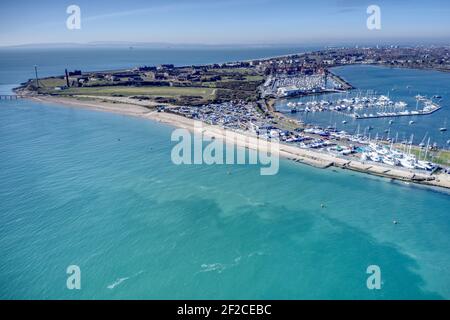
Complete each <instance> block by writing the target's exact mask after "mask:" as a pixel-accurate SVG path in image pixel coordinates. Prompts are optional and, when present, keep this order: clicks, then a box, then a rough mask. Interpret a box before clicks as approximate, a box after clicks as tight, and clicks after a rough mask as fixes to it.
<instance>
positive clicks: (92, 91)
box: [56, 86, 214, 99]
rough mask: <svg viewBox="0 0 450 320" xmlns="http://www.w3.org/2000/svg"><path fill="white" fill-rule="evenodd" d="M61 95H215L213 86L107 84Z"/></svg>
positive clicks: (64, 92) (59, 92)
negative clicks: (131, 85)
mask: <svg viewBox="0 0 450 320" xmlns="http://www.w3.org/2000/svg"><path fill="white" fill-rule="evenodd" d="M56 93H58V94H61V95H92V96H112V95H122V96H135V95H139V96H148V97H170V98H179V97H181V96H199V97H202V98H203V99H211V98H213V97H214V89H213V88H199V87H130V86H105V87H82V88H69V89H66V90H63V91H56Z"/></svg>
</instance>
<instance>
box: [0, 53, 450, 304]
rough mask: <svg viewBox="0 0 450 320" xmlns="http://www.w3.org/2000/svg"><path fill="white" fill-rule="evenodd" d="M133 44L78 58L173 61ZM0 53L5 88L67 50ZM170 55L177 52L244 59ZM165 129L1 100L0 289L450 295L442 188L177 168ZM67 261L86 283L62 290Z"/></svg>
mask: <svg viewBox="0 0 450 320" xmlns="http://www.w3.org/2000/svg"><path fill="white" fill-rule="evenodd" d="M295 51H297V50H295ZM281 53H282V52H279V53H278V54H281ZM284 53H286V52H284ZM128 54H129V52H128V51H124V52H123V55H121V54H120V53H119V52H117V53H116V54H114V55H112V56H106V57H102V58H99V57H98V56H101V53H99V54H98V56H97V55H95V54H94V53H92V52H91V53H90V54H89V55H88V56H85V57H84V58H83V59H85V62H83V61H82V60H83V59H82V58H81V57H77V58H76V59H79V60H77V61H78V63H79V64H78V65H76V67H77V68H82V69H94V68H95V69H112V68H116V67H126V66H130V64H131V65H135V64H142V63H146V64H153V63H156V62H157V61H161V62H174V61H167V60H168V58H167V53H164V56H163V57H162V56H159V54H161V53H155V52H153V53H152V52H147V54H146V55H142V57H141V58H140V59H141V60H139V59H136V60H132V62H131V63H130V62H129V61H130V60H128V58H129V57H128ZM133 54H134V53H133ZM151 54H154V55H155V56H154V57H153V58H148V62H146V61H144V60H145V59H144V58H145V56H147V57H151ZM252 54H253V55H254V56H256V57H257V56H267V55H274V54H267V53H266V52H259V53H258V52H253V53H252ZM0 55H1V56H2V58H1V59H0V75H1V77H0V81H1V82H2V85H3V87H2V88H3V90H5V91H7V88H8V86H12V85H14V84H16V83H19V82H21V81H23V78H24V76H25V75H27V74H29V71H28V68H29V66H30V65H31V66H32V65H33V64H36V63H37V64H39V65H40V66H42V67H41V69H42V73H47V74H54V73H60V70H63V68H64V67H65V65H66V62H65V61H63V59H61V60H57V59H56V58H55V57H57V56H60V52H59V53H58V54H57V53H55V52H46V53H40V54H39V55H37V56H36V53H35V52H32V51H29V52H28V53H27V54H25V53H22V56H21V58H20V59H19V56H18V55H17V54H12V53H5V52H1V53H0ZM9 55H12V56H9ZM172 55H173V57H174V60H176V59H177V58H176V57H178V59H182V60H183V61H180V60H177V61H175V62H179V63H180V64H185V63H189V64H192V63H196V62H198V63H200V62H221V61H228V60H237V59H241V58H252V57H253V56H251V55H250V53H247V52H244V53H241V54H238V53H234V54H233V55H231V54H230V53H229V52H226V51H225V52H222V53H218V52H214V53H210V52H209V53H208V52H201V53H198V52H197V53H195V54H193V53H190V54H188V53H186V55H185V56H183V57H182V58H180V57H179V55H178V54H176V53H172ZM36 57H38V59H39V62H36ZM200 57H203V58H200ZM74 59H75V57H74ZM108 59H109V60H108ZM202 59H203V60H202ZM5 61H6V62H5ZM12 61H15V62H12ZM24 64H26V65H27V68H25V67H24V66H23V65H24ZM83 64H84V65H86V66H88V67H86V68H84V67H83ZM44 65H46V66H48V68H47V69H45V68H44V67H43V66H44ZM70 67H71V68H72V67H73V68H75V64H74V65H71V66H70ZM352 70H353V69H352ZM342 72H346V71H345V70H344V69H342ZM352 72H353V73H355V74H356V73H357V72H356V71H355V70H353V71H352ZM395 72H397V71H395ZM398 72H409V71H408V70H401V71H398ZM31 76H32V74H31V75H30V77H31ZM447 77H449V75H447ZM25 78H27V76H25ZM426 79H428V78H426ZM367 81H368V80H367ZM412 81H415V82H414V83H416V82H419V81H420V78H417V79H416V77H412V80H411V82H412ZM374 86H375V84H374ZM441 94H443V92H441ZM424 121H425V120H424ZM172 130H173V128H171V127H168V126H165V125H161V124H158V123H153V122H150V121H146V120H143V119H137V118H130V117H125V116H121V115H116V114H108V113H102V112H94V111H89V110H83V109H75V108H68V107H63V106H54V105H45V104H38V103H34V102H30V101H26V100H19V101H14V102H5V101H2V102H0V298H3V299H5V298H6V299H12V298H22V299H43V298H44V299H45V298H56V299H62V298H68V299H108V298H113V299H116V298H125V299H127V298H149V299H164V298H175V299H197V298H209V299H214V298H233V299H246V298H248V299H257V298H261V299H297V298H300V299H301V298H304V299H310V298H323V299H336V298H342V299H352V298H361V299H403V298H405V299H411V298H424V299H428V298H443V299H448V298H450V274H449V273H448V269H449V267H450V250H449V248H450V218H449V214H450V213H449V208H450V197H449V195H448V194H447V193H443V192H438V191H433V190H429V189H422V188H419V187H415V186H412V185H406V184H403V183H394V182H391V181H389V180H384V179H378V178H373V177H370V176H366V175H362V174H358V173H353V172H350V171H343V170H331V169H330V170H320V169H315V168H311V167H308V166H305V165H300V164H295V163H291V162H288V161H284V160H282V161H281V167H280V170H279V173H278V174H277V175H275V176H260V175H259V172H260V171H259V167H257V166H251V165H235V166H231V165H230V166H206V165H201V166H175V165H173V164H172V162H171V160H170V152H171V148H172V146H173V143H172V142H171V141H170V134H171V132H172ZM321 204H324V205H325V207H324V208H322V207H321ZM393 220H397V221H399V224H397V225H394V224H393V223H392V221H393ZM73 264H74V265H78V266H79V267H80V268H81V286H82V288H81V290H79V291H77V290H74V291H70V290H68V289H67V288H66V279H67V274H66V268H67V267H68V266H69V265H73ZM369 265H378V266H379V267H380V268H381V276H382V289H381V290H374V291H371V290H368V289H367V287H366V279H367V277H368V275H367V274H366V268H367V267H368V266H369Z"/></svg>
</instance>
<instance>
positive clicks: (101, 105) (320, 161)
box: [29, 96, 450, 189]
mask: <svg viewBox="0 0 450 320" xmlns="http://www.w3.org/2000/svg"><path fill="white" fill-rule="evenodd" d="M29 98H30V99H32V100H34V101H38V102H45V103H52V104H58V105H65V106H72V107H81V108H88V109H91V110H97V111H106V112H113V113H118V114H123V115H128V116H134V117H140V118H146V119H149V120H153V121H158V122H161V123H165V124H168V125H171V126H174V127H177V128H184V129H187V130H190V131H192V130H194V120H193V119H188V118H185V117H183V116H179V115H175V114H172V113H167V112H157V111H154V110H150V109H149V108H148V107H146V106H142V105H136V104H130V103H123V102H113V101H107V100H104V99H102V98H101V97H98V98H99V99H101V100H98V99H94V98H91V99H87V98H86V97H83V98H82V99H81V100H78V99H75V98H63V97H52V96H29ZM203 134H204V135H207V136H213V137H216V138H217V137H219V138H221V139H223V140H224V141H225V135H226V134H227V137H228V138H229V137H233V138H234V140H235V141H236V144H237V145H238V146H241V147H246V148H249V149H257V148H258V146H259V147H260V149H261V144H260V143H258V139H259V138H257V137H256V136H253V135H251V134H250V133H248V134H247V133H244V132H235V131H231V130H226V129H223V128H221V127H219V126H211V125H207V124H205V126H204V132H203ZM272 150H273V149H272ZM279 150H280V156H282V157H284V158H287V159H289V160H293V161H295V162H300V163H305V164H308V165H311V166H314V167H318V168H328V167H332V166H334V167H338V168H343V169H349V170H354V171H358V172H362V173H367V174H371V175H375V176H380V177H385V178H389V179H395V180H400V181H404V182H411V183H418V184H422V185H428V186H435V187H441V188H446V189H450V175H449V174H445V173H438V174H433V175H430V174H427V173H421V172H418V171H410V170H405V169H402V168H397V167H386V166H384V165H380V164H376V163H371V162H370V163H364V162H361V161H359V160H357V159H344V158H340V157H337V156H334V155H332V154H327V153H323V152H318V151H314V150H310V149H302V148H299V147H296V146H292V145H286V144H281V143H280V144H279ZM261 151H267V150H261Z"/></svg>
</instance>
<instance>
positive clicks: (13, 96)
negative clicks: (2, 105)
mask: <svg viewBox="0 0 450 320" xmlns="http://www.w3.org/2000/svg"><path fill="white" fill-rule="evenodd" d="M22 98H23V97H22V96H21V95H17V94H0V100H17V99H22Z"/></svg>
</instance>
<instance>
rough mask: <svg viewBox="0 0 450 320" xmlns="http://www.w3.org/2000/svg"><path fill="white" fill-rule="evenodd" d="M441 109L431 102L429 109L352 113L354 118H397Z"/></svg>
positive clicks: (426, 113)
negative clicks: (431, 105) (367, 113)
mask: <svg viewBox="0 0 450 320" xmlns="http://www.w3.org/2000/svg"><path fill="white" fill-rule="evenodd" d="M440 109H442V107H441V106H439V105H438V104H435V103H433V107H430V108H429V109H423V110H413V111H399V112H386V113H382V112H378V113H376V114H369V115H366V114H364V115H361V114H356V113H354V114H353V115H352V117H353V118H355V119H358V120H360V119H375V118H397V117H406V116H425V115H429V114H432V113H435V112H436V111H438V110H440Z"/></svg>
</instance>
